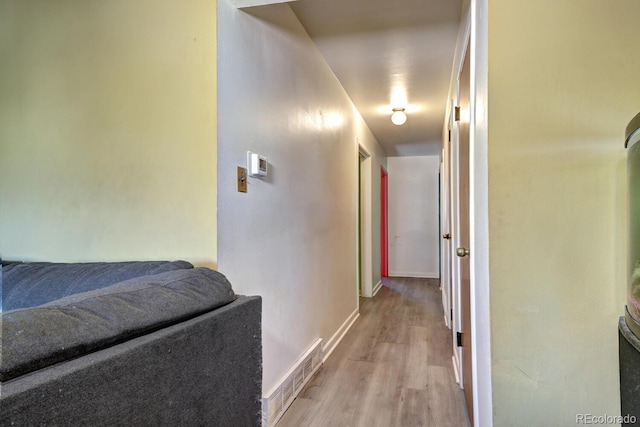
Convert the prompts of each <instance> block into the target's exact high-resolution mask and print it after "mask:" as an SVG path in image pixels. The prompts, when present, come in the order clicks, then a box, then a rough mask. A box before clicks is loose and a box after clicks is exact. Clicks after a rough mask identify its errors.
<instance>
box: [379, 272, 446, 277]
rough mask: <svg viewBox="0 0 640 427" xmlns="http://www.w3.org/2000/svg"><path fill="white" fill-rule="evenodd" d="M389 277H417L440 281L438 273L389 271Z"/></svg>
mask: <svg viewBox="0 0 640 427" xmlns="http://www.w3.org/2000/svg"><path fill="white" fill-rule="evenodd" d="M389 277H412V278H413V277H415V278H418V279H439V278H440V276H439V274H438V273H424V272H423V273H416V272H415V271H389Z"/></svg>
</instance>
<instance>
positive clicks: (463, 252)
mask: <svg viewBox="0 0 640 427" xmlns="http://www.w3.org/2000/svg"><path fill="white" fill-rule="evenodd" d="M456 255H458V256H459V257H460V258H464V257H466V256H467V255H469V249H467V248H458V249H456Z"/></svg>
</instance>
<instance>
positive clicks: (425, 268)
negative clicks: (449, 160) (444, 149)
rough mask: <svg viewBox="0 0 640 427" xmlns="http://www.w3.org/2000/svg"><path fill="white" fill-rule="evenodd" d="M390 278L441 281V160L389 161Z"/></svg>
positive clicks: (408, 159) (409, 158)
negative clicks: (417, 278)
mask: <svg viewBox="0 0 640 427" xmlns="http://www.w3.org/2000/svg"><path fill="white" fill-rule="evenodd" d="M387 165H388V169H387V172H389V178H388V182H389V275H390V276H396V277H430V278H438V263H439V254H438V251H439V245H438V244H439V233H438V227H439V224H438V172H439V168H440V156H422V157H389V158H388V160H387Z"/></svg>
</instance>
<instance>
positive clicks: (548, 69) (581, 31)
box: [488, 0, 640, 426]
mask: <svg viewBox="0 0 640 427" xmlns="http://www.w3.org/2000/svg"><path fill="white" fill-rule="evenodd" d="M638 22H640V2H638V1H637V0H616V1H603V0H561V1H558V0H539V1H524V0H519V1H513V0H491V2H490V5H489V97H488V99H489V116H488V117H489V140H488V144H489V145H488V146H489V217H490V221H489V226H490V230H489V231H490V233H489V235H490V248H491V252H490V279H491V328H492V329H491V333H492V358H493V371H492V375H493V387H494V392H493V393H494V395H493V403H494V421H495V425H496V426H532V425H540V426H543V425H544V426H552V425H553V426H565V425H575V422H576V414H580V413H590V414H594V415H605V414H609V415H614V414H619V412H620V409H619V388H618V387H619V385H618V348H617V320H618V316H620V315H622V314H623V310H624V303H625V292H626V273H625V271H626V270H625V269H626V258H625V257H626V244H627V239H626V234H625V231H626V223H627V221H626V217H625V215H626V205H627V196H626V169H625V168H626V166H625V164H626V162H625V156H626V153H625V150H624V148H623V140H624V128H625V126H626V124H627V123H628V121H629V120H630V119H631V118H632V117H633V116H634V115H635V114H636V113H638V112H639V111H640V80H639V79H640V77H639V76H640V55H638V26H637V23H638Z"/></svg>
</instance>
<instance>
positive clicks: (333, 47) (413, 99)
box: [272, 0, 462, 156]
mask: <svg viewBox="0 0 640 427" xmlns="http://www.w3.org/2000/svg"><path fill="white" fill-rule="evenodd" d="M272 2H273V0H272ZM289 4H290V6H291V9H292V10H293V12H294V13H295V14H296V16H297V17H298V19H299V20H300V22H301V23H302V25H303V26H304V27H305V29H306V30H307V32H308V33H309V35H310V36H311V38H312V39H313V40H314V41H315V43H316V45H317V46H318V49H319V50H320V52H321V53H322V55H323V56H324V58H325V59H326V61H327V63H328V64H329V66H330V67H331V68H332V70H333V72H334V73H335V75H336V76H337V78H338V80H340V82H341V83H342V86H343V87H344V89H345V90H346V92H347V93H348V94H349V96H350V97H351V99H352V100H353V103H354V104H355V106H356V108H357V109H358V110H359V111H360V114H362V117H363V118H364V120H365V121H366V122H367V124H368V125H369V128H370V129H371V131H372V132H373V134H374V135H375V136H376V137H377V139H378V141H379V142H380V144H381V145H382V147H383V148H384V149H385V151H386V152H387V155H389V156H421V155H437V154H439V153H440V146H441V140H442V127H443V123H444V116H445V112H446V106H447V95H448V92H449V82H450V78H451V69H452V65H453V56H454V51H455V45H456V38H457V34H458V27H459V22H460V15H461V11H462V0H297V1H293V2H291V3H289ZM395 98H398V100H394V99H395ZM392 100H394V101H392ZM393 107H404V108H406V112H407V116H408V119H407V122H406V123H405V124H404V125H402V126H395V125H393V124H392V123H391V120H390V117H391V113H392V111H391V110H392V108H393Z"/></svg>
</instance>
